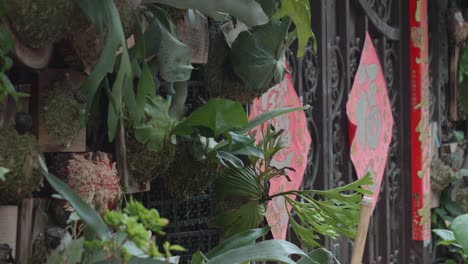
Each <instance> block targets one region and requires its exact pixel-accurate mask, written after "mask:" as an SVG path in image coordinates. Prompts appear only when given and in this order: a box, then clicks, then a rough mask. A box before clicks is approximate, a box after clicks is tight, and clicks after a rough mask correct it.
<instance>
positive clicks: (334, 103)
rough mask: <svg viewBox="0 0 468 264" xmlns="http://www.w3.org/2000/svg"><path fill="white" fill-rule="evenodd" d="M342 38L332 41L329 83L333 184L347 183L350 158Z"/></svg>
mask: <svg viewBox="0 0 468 264" xmlns="http://www.w3.org/2000/svg"><path fill="white" fill-rule="evenodd" d="M339 42H340V38H339V37H337V38H336V40H335V41H334V42H332V43H330V48H329V52H330V68H329V73H330V75H329V85H330V88H331V108H332V120H333V121H332V145H333V164H334V167H333V186H342V185H344V184H346V182H345V179H344V178H343V173H344V169H345V162H346V161H348V160H349V158H348V157H346V156H345V148H346V147H347V140H346V138H347V135H348V133H347V127H345V126H344V125H343V123H344V122H343V121H344V120H346V117H345V116H344V115H346V109H345V102H344V98H345V94H346V95H347V91H348V89H347V88H345V86H344V78H343V77H344V74H345V73H344V72H343V69H344V62H343V56H342V54H341V50H340V49H339Z"/></svg>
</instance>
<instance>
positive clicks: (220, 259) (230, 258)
mask: <svg viewBox="0 0 468 264" xmlns="http://www.w3.org/2000/svg"><path fill="white" fill-rule="evenodd" d="M292 255H298V256H303V257H307V255H306V254H305V253H304V251H302V250H301V249H300V248H298V247H297V246H296V245H294V244H292V243H290V242H288V241H284V240H267V241H262V242H260V243H257V244H253V245H250V246H245V247H240V248H237V249H233V250H230V251H228V252H226V253H224V254H222V255H219V256H217V257H214V258H212V259H210V260H208V261H207V262H206V264H218V263H220V264H235V263H245V262H249V261H277V262H280V263H291V264H294V263H296V262H295V261H294V260H292V259H291V258H290V256H292Z"/></svg>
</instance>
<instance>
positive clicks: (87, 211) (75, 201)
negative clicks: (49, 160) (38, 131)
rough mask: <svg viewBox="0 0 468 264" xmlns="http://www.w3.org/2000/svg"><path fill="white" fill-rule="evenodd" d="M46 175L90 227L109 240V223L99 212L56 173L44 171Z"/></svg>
mask: <svg viewBox="0 0 468 264" xmlns="http://www.w3.org/2000/svg"><path fill="white" fill-rule="evenodd" d="M43 174H44V176H45V177H46V179H47V181H48V182H49V183H50V186H52V188H53V189H54V190H55V191H57V192H58V193H59V194H60V195H62V197H63V198H64V199H65V200H67V201H68V202H69V203H70V205H71V206H72V207H73V208H74V209H75V210H76V212H77V213H78V215H79V216H80V217H81V219H82V220H83V222H85V223H86V224H87V225H88V227H89V228H90V229H91V230H93V231H94V233H95V234H96V235H97V236H98V237H99V238H100V239H102V240H107V239H109V238H110V237H111V232H110V230H109V228H108V227H107V225H106V224H105V223H104V221H103V220H102V218H101V217H100V216H99V214H98V213H97V212H96V211H95V210H93V209H92V208H91V207H90V206H89V205H88V204H86V203H85V202H84V201H83V200H81V198H80V197H79V196H78V194H76V192H75V191H74V190H72V189H70V187H68V185H67V184H65V183H64V182H63V181H61V180H60V179H58V178H57V177H55V176H54V175H52V174H50V173H48V172H46V171H44V172H43Z"/></svg>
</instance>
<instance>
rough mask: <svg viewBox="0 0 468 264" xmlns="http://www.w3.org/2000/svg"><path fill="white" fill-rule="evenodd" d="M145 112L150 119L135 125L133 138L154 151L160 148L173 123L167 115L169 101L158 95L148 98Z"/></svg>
mask: <svg viewBox="0 0 468 264" xmlns="http://www.w3.org/2000/svg"><path fill="white" fill-rule="evenodd" d="M145 112H146V114H147V116H149V117H150V118H151V120H150V121H149V122H147V123H146V124H144V125H141V126H137V127H135V138H136V139H137V140H138V141H139V142H140V143H142V144H145V145H146V147H147V148H148V149H149V150H151V151H155V152H156V151H159V150H161V148H162V146H163V144H164V143H165V141H166V139H167V137H168V136H169V133H170V131H171V129H172V127H173V125H174V121H173V120H172V119H171V117H170V116H169V102H168V101H167V100H165V99H163V98H162V97H160V96H155V97H154V98H149V99H148V101H147V104H146V106H145Z"/></svg>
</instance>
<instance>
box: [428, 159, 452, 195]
mask: <svg viewBox="0 0 468 264" xmlns="http://www.w3.org/2000/svg"><path fill="white" fill-rule="evenodd" d="M452 175H453V170H452V168H450V166H449V165H447V164H446V163H445V162H443V161H442V160H440V159H434V160H432V162H431V189H432V191H433V192H441V191H443V190H444V189H445V188H447V186H448V185H449V184H450V181H451V179H452Z"/></svg>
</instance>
